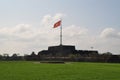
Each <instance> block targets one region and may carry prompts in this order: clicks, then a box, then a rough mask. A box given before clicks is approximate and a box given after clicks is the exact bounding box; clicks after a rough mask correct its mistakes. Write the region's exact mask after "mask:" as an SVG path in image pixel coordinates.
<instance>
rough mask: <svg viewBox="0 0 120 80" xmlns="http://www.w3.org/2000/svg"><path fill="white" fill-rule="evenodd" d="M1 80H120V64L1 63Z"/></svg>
mask: <svg viewBox="0 0 120 80" xmlns="http://www.w3.org/2000/svg"><path fill="white" fill-rule="evenodd" d="M0 80H120V64H113V63H84V62H74V63H73V62H71V63H66V64H46V63H36V62H27V61H13V62H10V61H9V62H7V61H1V62H0Z"/></svg>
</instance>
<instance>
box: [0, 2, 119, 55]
mask: <svg viewBox="0 0 120 80" xmlns="http://www.w3.org/2000/svg"><path fill="white" fill-rule="evenodd" d="M119 4H120V0H0V31H1V32H0V37H1V40H0V41H1V43H3V45H1V46H0V47H1V48H2V49H3V50H1V53H3V52H5V50H6V49H9V47H8V45H7V44H6V42H7V43H8V44H14V45H15V46H12V49H9V50H10V51H9V50H8V51H7V50H6V53H10V54H12V53H15V52H19V53H21V54H24V53H28V54H29V53H30V52H31V51H36V52H37V51H39V50H42V49H47V47H48V46H49V45H52V43H51V44H42V45H40V44H39V45H38V42H37V41H35V43H34V44H32V43H31V42H32V39H31V41H30V40H29V43H28V41H27V40H28V39H26V41H27V42H23V41H22V40H23V37H22V38H21V37H20V36H24V35H23V33H22V32H21V33H19V34H18V35H14V34H15V32H17V30H18V29H21V25H22V29H21V30H24V29H23V28H24V27H25V30H26V26H27V27H28V26H29V27H30V28H31V29H35V30H34V31H31V32H33V33H34V34H36V35H38V34H39V39H38V38H36V39H38V40H39V41H41V40H44V39H43V38H41V35H45V34H44V33H45V32H46V30H44V29H43V27H45V26H43V25H42V24H41V23H42V21H43V20H44V18H46V17H45V16H46V15H49V17H48V16H47V19H48V18H49V19H53V18H54V17H55V16H60V15H61V16H62V18H63V27H65V30H67V28H68V27H69V26H70V28H71V26H72V28H73V26H74V28H76V30H77V29H80V31H78V32H84V31H85V32H86V35H85V34H84V35H82V36H84V37H83V38H80V41H82V40H83V42H80V41H79V40H78V39H79V38H78V39H76V37H79V36H81V34H80V35H78V36H76V35H77V34H76V33H75V32H76V30H75V32H74V33H73V32H71V33H72V34H73V36H74V37H73V39H74V40H73V41H76V42H75V43H73V44H72V45H76V47H77V49H89V48H88V47H89V46H95V48H96V49H97V50H99V51H100V52H107V51H109V50H110V49H113V48H114V49H113V50H110V52H113V53H116V54H120V53H119V52H120V50H118V47H120V44H119V40H120V38H119V37H120V22H119V21H120V9H119V8H120V5H119ZM50 17H51V18H50ZM45 21H46V20H45ZM46 24H47V23H46ZM41 25H42V26H41ZM18 26H19V28H18ZM38 29H39V30H40V31H41V29H42V31H43V33H38V31H37V30H38ZM6 30H8V32H9V33H8V32H7V31H6ZM21 30H20V31H21ZM28 30H29V28H28ZM50 30H51V29H50ZM82 30H83V31H82ZM3 31H4V33H3ZM14 31H15V32H14ZM18 31H19V30H18ZM26 31H27V30H26ZM44 31H45V32H44ZM55 31H57V30H56V29H55ZM48 32H49V30H48ZM17 33H18V32H17ZM25 33H26V32H25ZM56 33H57V32H56ZM64 33H65V34H68V32H67V31H66V32H64ZM8 34H11V35H8ZM26 35H32V34H26ZM49 35H50V33H49ZM52 35H53V34H52ZM52 35H50V36H52ZM12 36H17V37H18V36H19V37H18V39H17V40H16V37H14V38H13V37H12ZM69 36H70V35H69ZM86 36H87V37H86ZM99 36H100V37H101V36H102V37H104V39H103V38H102V40H103V42H100V41H101V40H100V39H101V38H99ZM34 37H35V36H34ZM105 37H107V40H108V41H104V40H106V38H105ZM108 37H109V38H108ZM9 38H10V40H9ZM56 38H57V35H56V37H55V39H54V38H53V40H52V41H53V44H54V45H57V43H54V40H55V41H56V42H57V39H56ZM89 38H92V39H96V40H94V41H95V42H94V43H93V44H91V43H92V42H89V41H87V40H88V39H89ZM14 39H15V40H14ZM66 40H67V39H66V38H64V43H65V44H71V43H72V41H71V42H69V43H66ZM46 41H47V42H49V41H50V40H49V38H47V40H46ZM85 41H86V42H88V44H87V43H86V42H85ZM79 42H80V43H79ZM108 42H111V43H112V45H110V44H108ZM18 43H24V45H20V44H18ZM58 43H59V42H58ZM82 43H84V44H82ZM85 43H86V44H85ZM100 43H102V44H101V45H100ZM103 44H104V45H108V46H106V47H105V49H104V48H102V46H104V45H103ZM80 45H84V46H80ZM18 46H20V47H21V49H16V47H18ZM23 46H26V47H25V49H26V50H24V49H23V48H22V47H23ZM28 46H29V47H28ZM109 46H111V47H109ZM6 47H7V48H6ZM14 49H15V50H14ZM21 50H22V51H21Z"/></svg>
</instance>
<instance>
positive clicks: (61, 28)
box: [60, 19, 62, 45]
mask: <svg viewBox="0 0 120 80" xmlns="http://www.w3.org/2000/svg"><path fill="white" fill-rule="evenodd" d="M60 45H62V19H61V26H60Z"/></svg>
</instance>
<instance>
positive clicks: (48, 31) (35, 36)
mask: <svg viewBox="0 0 120 80" xmlns="http://www.w3.org/2000/svg"><path fill="white" fill-rule="evenodd" d="M64 16H65V15H64V14H61V13H58V14H55V15H53V16H51V15H46V16H44V17H43V19H42V20H41V23H40V27H34V25H29V24H18V25H16V26H14V27H1V28H0V44H1V46H0V49H1V53H9V54H13V53H15V52H18V53H21V54H30V53H31V52H32V51H35V52H38V51H40V50H44V49H47V48H48V46H53V45H59V33H60V31H59V30H60V29H59V28H53V24H54V23H55V22H56V21H57V20H58V19H60V18H62V17H64ZM89 32H90V30H88V29H87V28H84V27H81V26H76V25H70V26H64V27H63V44H67V45H75V46H76V48H77V49H90V47H94V49H97V50H99V51H100V52H107V51H111V52H114V53H118V52H119V47H120V43H119V40H120V32H118V31H117V30H115V29H114V28H105V29H104V30H103V31H101V33H100V35H93V34H89Z"/></svg>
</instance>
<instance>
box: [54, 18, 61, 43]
mask: <svg viewBox="0 0 120 80" xmlns="http://www.w3.org/2000/svg"><path fill="white" fill-rule="evenodd" d="M57 27H60V45H62V20H59V21H57V22H56V23H55V24H54V27H53V28H57Z"/></svg>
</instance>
